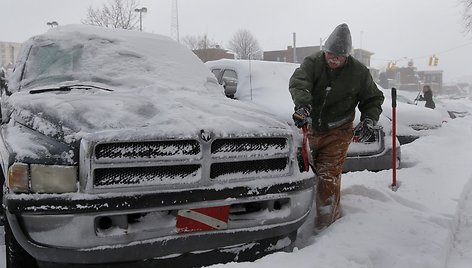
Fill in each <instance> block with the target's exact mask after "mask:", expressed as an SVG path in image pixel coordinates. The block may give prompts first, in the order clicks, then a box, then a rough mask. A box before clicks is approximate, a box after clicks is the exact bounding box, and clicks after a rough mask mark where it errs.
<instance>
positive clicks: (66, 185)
mask: <svg viewBox="0 0 472 268" xmlns="http://www.w3.org/2000/svg"><path fill="white" fill-rule="evenodd" d="M31 191H33V192H35V193H68V192H76V191H77V167H76V166H58V165H37V164H31Z"/></svg>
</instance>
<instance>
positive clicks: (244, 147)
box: [211, 138, 287, 155]
mask: <svg viewBox="0 0 472 268" xmlns="http://www.w3.org/2000/svg"><path fill="white" fill-rule="evenodd" d="M285 149H287V140H286V139H284V138H253V139H246V138H244V139H219V140H215V141H214V142H213V143H212V145H211V153H212V154H213V155H225V154H228V153H230V154H231V153H244V154H248V153H265V154H267V153H270V152H272V153H280V152H283V151H284V150H285Z"/></svg>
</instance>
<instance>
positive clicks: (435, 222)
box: [211, 99, 472, 268]
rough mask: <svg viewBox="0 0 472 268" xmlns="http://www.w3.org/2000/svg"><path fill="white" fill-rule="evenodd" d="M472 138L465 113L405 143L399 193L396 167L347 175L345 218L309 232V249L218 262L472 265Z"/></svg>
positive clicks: (335, 266)
mask: <svg viewBox="0 0 472 268" xmlns="http://www.w3.org/2000/svg"><path fill="white" fill-rule="evenodd" d="M444 101H445V102H446V100H444ZM462 101H463V102H464V106H469V107H470V101H469V100H466V99H463V100H462ZM471 111H472V109H471V110H469V112H471ZM471 136H472V117H471V116H466V117H464V118H458V119H454V120H451V121H450V122H448V123H446V124H444V125H443V127H442V128H439V129H436V130H434V131H432V132H431V135H430V136H426V137H422V138H420V139H419V140H416V141H415V142H413V143H410V144H407V145H404V146H402V157H403V167H402V168H401V169H399V170H397V181H398V183H399V188H398V190H397V191H396V192H393V191H392V190H391V189H390V187H389V185H390V184H391V182H392V171H391V170H386V171H381V172H377V173H374V172H368V171H362V172H351V173H347V174H344V175H343V179H342V189H343V190H342V191H343V195H342V201H341V202H342V205H343V213H344V216H343V217H342V218H341V219H340V220H338V221H337V222H336V223H334V224H333V225H332V226H331V227H329V228H328V229H326V230H324V231H323V232H321V233H320V234H319V235H317V236H309V238H308V239H307V240H306V241H305V244H304V245H306V246H305V247H303V245H300V246H299V248H298V249H295V250H294V252H292V253H285V252H279V253H275V254H271V255H269V256H266V257H264V258H262V259H260V260H257V261H255V262H253V263H231V264H226V265H213V266H211V267H223V266H224V267H225V268H228V267H238V268H240V267H241V268H242V267H244V268H246V267H267V268H269V267H270V268H274V267H298V268H302V267H307V268H308V267H310V268H311V267H319V268H357V267H359V268H360V267H372V268H404V267H415V268H416V267H423V268H435V267H437V268H443V267H448V268H453V267H454V268H457V267H464V268H465V267H470V260H471V259H472V251H471V250H470V244H471V241H472V230H471V229H472V228H470V225H471V224H470V223H471V222H472V220H471V218H470V215H471V214H472V211H471V210H472V199H471V198H470V195H471V192H472V168H471V167H470V152H471V151H472V141H471V140H470V137H471ZM467 197H469V198H467ZM466 209H468V210H466ZM456 232H460V233H457V234H456ZM305 235H306V234H305Z"/></svg>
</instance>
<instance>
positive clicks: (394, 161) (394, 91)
mask: <svg viewBox="0 0 472 268" xmlns="http://www.w3.org/2000/svg"><path fill="white" fill-rule="evenodd" d="M396 108H397V89H396V88H394V87H392V191H394V192H395V191H397V111H396Z"/></svg>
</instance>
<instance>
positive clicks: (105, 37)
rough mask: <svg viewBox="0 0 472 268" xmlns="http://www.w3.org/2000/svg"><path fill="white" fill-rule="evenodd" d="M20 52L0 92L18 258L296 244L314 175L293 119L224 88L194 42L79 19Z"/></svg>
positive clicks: (33, 260) (225, 256)
mask: <svg viewBox="0 0 472 268" xmlns="http://www.w3.org/2000/svg"><path fill="white" fill-rule="evenodd" d="M18 58H19V60H18V62H17V63H16V65H15V68H14V70H13V73H12V75H11V76H9V81H8V82H9V83H8V88H7V89H6V91H5V92H4V93H3V96H2V102H1V110H2V114H1V119H2V124H1V129H0V154H1V160H2V161H1V168H2V172H1V175H2V177H3V178H2V179H5V184H4V196H3V204H4V206H5V216H6V219H5V233H6V234H5V245H6V254H7V258H6V261H7V266H8V267H34V266H35V265H36V264H40V265H42V264H48V265H50V266H53V267H64V264H65V263H68V264H73V265H82V264H83V265H94V266H93V267H98V266H100V267H102V266H107V265H108V264H109V263H121V262H132V263H133V264H130V265H132V266H135V265H137V264H136V263H135V262H136V261H142V264H141V266H139V267H144V264H155V263H156V262H157V263H164V264H163V266H166V265H172V266H176V267H183V266H199V265H204V264H208V263H210V264H211V263H213V262H215V261H216V262H225V261H236V260H237V261H243V260H250V259H253V258H256V257H259V256H262V255H264V254H267V253H268V252H271V251H274V250H282V249H284V248H286V247H290V245H291V243H293V240H294V239H295V237H296V234H297V230H298V229H299V227H300V226H301V225H302V224H303V222H304V221H305V219H306V217H307V215H308V213H309V211H310V209H311V205H312V200H313V196H314V192H313V191H314V189H313V188H314V187H313V185H314V183H315V179H313V178H314V174H313V172H312V171H309V172H301V171H300V170H299V168H298V166H299V163H298V162H297V157H296V153H297V150H298V148H297V147H298V145H297V143H296V140H295V138H296V137H294V134H293V131H292V129H291V128H290V127H289V126H288V125H287V124H285V123H284V122H282V121H279V120H276V119H274V118H272V117H270V116H268V114H266V113H265V112H264V111H262V110H260V109H258V108H257V107H256V106H255V105H253V104H249V103H243V102H235V101H232V100H230V99H228V98H226V97H225V96H224V94H223V93H222V90H223V89H222V87H221V86H220V85H219V84H218V83H217V81H216V79H215V77H214V75H213V74H211V73H210V72H209V70H208V69H207V68H206V67H205V65H204V64H203V63H202V62H201V61H200V60H199V59H198V58H197V57H196V56H195V55H194V54H193V53H192V52H191V51H190V50H188V49H186V48H185V47H183V46H181V45H179V44H178V43H176V42H175V41H173V40H171V39H170V38H168V37H164V36H159V35H154V34H148V33H141V32H136V31H129V30H117V29H108V28H103V27H93V26H85V25H69V26H62V27H57V28H54V29H51V30H50V31H48V32H47V33H45V34H42V35H38V36H35V37H32V38H31V39H29V40H28V41H26V42H25V43H24V44H23V47H22V50H21V52H20V54H19V55H18ZM315 178H316V177H315ZM214 255H216V256H217V257H213V256H214ZM74 267H78V266H74ZM87 267H89V266H87ZM107 267H108V266H107ZM152 267H156V266H155V265H154V266H152Z"/></svg>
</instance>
